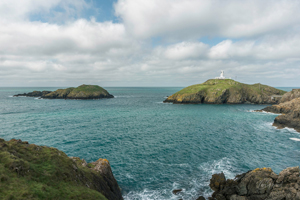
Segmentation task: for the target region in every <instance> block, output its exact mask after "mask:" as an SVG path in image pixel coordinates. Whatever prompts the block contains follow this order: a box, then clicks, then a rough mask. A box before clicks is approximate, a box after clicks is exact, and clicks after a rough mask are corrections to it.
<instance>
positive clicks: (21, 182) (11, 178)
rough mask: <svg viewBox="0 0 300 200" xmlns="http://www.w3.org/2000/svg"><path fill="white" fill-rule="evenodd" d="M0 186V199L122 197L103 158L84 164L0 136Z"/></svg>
mask: <svg viewBox="0 0 300 200" xmlns="http://www.w3.org/2000/svg"><path fill="white" fill-rule="evenodd" d="M0 186H1V187H0V199H90V200H94V199H100V200H106V199H109V200H122V199H123V197H122V195H121V190H120V188H119V186H118V183H117V181H116V179H115V178H114V176H113V174H112V171H111V168H110V164H109V162H108V161H107V160H106V159H99V160H97V161H96V162H93V163H86V161H85V160H84V159H80V158H78V157H68V156H67V155H66V154H65V153H64V152H62V151H59V150H57V149H55V148H51V147H46V146H38V145H34V144H29V143H28V142H22V141H21V140H16V139H12V140H10V141H5V140H3V139H0Z"/></svg>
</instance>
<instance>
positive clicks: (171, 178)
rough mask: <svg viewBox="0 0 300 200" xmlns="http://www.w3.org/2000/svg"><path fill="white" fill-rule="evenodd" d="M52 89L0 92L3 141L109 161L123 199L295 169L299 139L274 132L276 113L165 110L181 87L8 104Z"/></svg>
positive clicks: (163, 197)
mask: <svg viewBox="0 0 300 200" xmlns="http://www.w3.org/2000/svg"><path fill="white" fill-rule="evenodd" d="M56 89H58V88H38V87H36V88H25V87H22V88H4V87H2V88H0V124H1V129H0V138H3V139H5V140H10V139H12V138H15V139H21V140H23V141H28V142H29V143H34V144H37V145H45V146H49V147H55V148H58V149H59V150H61V151H64V152H65V153H66V154H67V155H68V156H76V157H80V158H84V159H85V160H86V161H87V162H92V161H96V160H97V159H99V158H106V159H108V160H109V162H110V164H111V167H112V171H113V174H114V176H115V178H116V179H117V181H118V184H119V186H120V187H121V189H122V193H123V196H124V199H125V200H148V199H149V200H152V199H157V200H169V199H171V200H173V199H174V200H178V199H184V200H194V199H196V198H197V197H199V196H200V195H203V196H204V197H208V196H209V195H211V194H212V190H211V189H210V188H209V180H210V178H211V176H212V174H214V173H220V172H223V173H224V174H225V176H226V178H231V179H232V178H234V177H235V175H237V174H240V173H244V172H247V171H248V170H253V169H255V168H258V167H271V168H272V169H273V170H274V172H276V173H279V172H280V171H281V170H283V169H285V168H286V167H291V166H299V164H300V163H299V162H300V134H299V133H298V132H296V131H295V130H293V129H289V128H284V129H276V128H275V127H273V126H272V123H273V120H274V118H275V117H276V116H277V115H275V114H271V113H265V112H263V113H262V112H254V111H255V110H258V109H262V108H264V107H266V105H252V104H242V105H207V104H197V105H180V104H171V103H163V100H164V99H166V97H167V96H169V95H172V94H173V93H175V92H177V91H179V90H180V89H182V88H179V87H178V88H176V87H156V88H154V87H153V88H151V87H107V88H105V89H107V90H108V91H109V93H111V94H113V95H114V96H115V98H112V99H101V100H62V99H55V100H49V99H39V98H34V97H13V95H14V94H20V93H25V92H26V93H27V92H32V91H33V90H56ZM280 89H283V90H286V91H290V90H291V89H292V88H280ZM174 189H182V192H180V193H179V194H177V195H174V194H173V193H172V191H173V190H174Z"/></svg>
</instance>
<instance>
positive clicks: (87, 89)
mask: <svg viewBox="0 0 300 200" xmlns="http://www.w3.org/2000/svg"><path fill="white" fill-rule="evenodd" d="M81 91H83V92H101V93H103V92H107V91H106V90H105V89H103V88H102V87H100V86H98V85H81V86H79V87H77V88H74V89H73V90H72V92H81Z"/></svg>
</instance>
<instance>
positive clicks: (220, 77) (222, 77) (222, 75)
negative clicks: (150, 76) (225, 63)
mask: <svg viewBox="0 0 300 200" xmlns="http://www.w3.org/2000/svg"><path fill="white" fill-rule="evenodd" d="M215 79H226V78H225V76H224V70H222V71H221V74H220V76H219V77H216V78H215Z"/></svg>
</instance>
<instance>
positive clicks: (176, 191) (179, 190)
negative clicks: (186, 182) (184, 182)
mask: <svg viewBox="0 0 300 200" xmlns="http://www.w3.org/2000/svg"><path fill="white" fill-rule="evenodd" d="M181 191H182V189H177V190H173V191H172V193H173V194H175V195H177V194H178V193H179V192H181Z"/></svg>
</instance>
